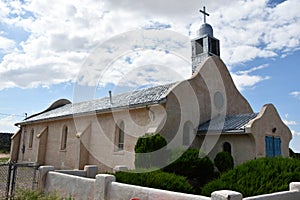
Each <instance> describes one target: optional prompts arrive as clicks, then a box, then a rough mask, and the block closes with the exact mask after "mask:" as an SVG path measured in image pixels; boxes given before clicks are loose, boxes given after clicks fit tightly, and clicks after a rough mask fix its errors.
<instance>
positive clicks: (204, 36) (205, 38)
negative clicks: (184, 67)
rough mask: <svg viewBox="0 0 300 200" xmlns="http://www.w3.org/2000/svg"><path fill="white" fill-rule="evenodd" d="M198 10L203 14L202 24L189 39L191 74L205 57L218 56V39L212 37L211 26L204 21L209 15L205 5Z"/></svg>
mask: <svg viewBox="0 0 300 200" xmlns="http://www.w3.org/2000/svg"><path fill="white" fill-rule="evenodd" d="M200 12H201V13H203V15H204V24H202V25H201V27H200V29H199V31H198V36H197V37H196V38H195V39H193V40H192V41H191V42H192V74H194V72H195V70H196V68H197V67H198V66H199V64H200V63H201V62H203V61H204V60H205V59H206V58H207V57H209V56H212V55H216V56H220V41H219V40H218V39H217V38H214V33H213V28H212V26H211V25H209V24H207V23H206V16H209V14H208V13H207V12H206V11H205V7H203V10H200Z"/></svg>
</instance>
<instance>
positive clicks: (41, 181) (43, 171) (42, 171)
mask: <svg viewBox="0 0 300 200" xmlns="http://www.w3.org/2000/svg"><path fill="white" fill-rule="evenodd" d="M54 170H55V168H54V167H53V166H40V167H39V178H38V188H39V190H40V191H41V192H42V191H43V190H44V188H45V183H46V176H47V173H48V172H49V171H54Z"/></svg>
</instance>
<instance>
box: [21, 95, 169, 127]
mask: <svg viewBox="0 0 300 200" xmlns="http://www.w3.org/2000/svg"><path fill="white" fill-rule="evenodd" d="M166 101H167V98H166V97H165V98H163V99H161V100H159V101H153V102H148V103H141V104H134V105H128V106H119V107H111V108H106V109H102V110H95V111H89V112H82V113H75V114H68V115H61V116H57V117H49V118H45V119H37V120H32V121H23V122H18V123H16V124H15V126H23V125H27V124H31V123H41V122H49V121H56V120H62V119H71V118H74V117H83V116H91V115H94V114H105V113H111V112H119V111H122V110H125V109H138V108H143V107H146V106H151V105H158V104H164V103H166Z"/></svg>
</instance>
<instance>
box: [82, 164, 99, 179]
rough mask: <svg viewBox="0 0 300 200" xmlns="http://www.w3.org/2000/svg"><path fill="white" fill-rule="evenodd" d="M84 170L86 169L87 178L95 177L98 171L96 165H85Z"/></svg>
mask: <svg viewBox="0 0 300 200" xmlns="http://www.w3.org/2000/svg"><path fill="white" fill-rule="evenodd" d="M84 171H86V177H87V178H95V176H96V175H97V173H98V166H97V165H85V166H84Z"/></svg>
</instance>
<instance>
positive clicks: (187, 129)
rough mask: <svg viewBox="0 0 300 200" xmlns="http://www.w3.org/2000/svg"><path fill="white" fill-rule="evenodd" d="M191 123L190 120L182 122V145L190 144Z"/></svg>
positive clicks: (191, 135)
mask: <svg viewBox="0 0 300 200" xmlns="http://www.w3.org/2000/svg"><path fill="white" fill-rule="evenodd" d="M193 132H194V131H193V124H192V122H190V121H188V122H185V123H184V126H183V134H182V145H184V146H190V145H191V139H192V138H193Z"/></svg>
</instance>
